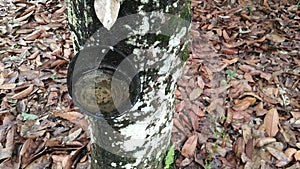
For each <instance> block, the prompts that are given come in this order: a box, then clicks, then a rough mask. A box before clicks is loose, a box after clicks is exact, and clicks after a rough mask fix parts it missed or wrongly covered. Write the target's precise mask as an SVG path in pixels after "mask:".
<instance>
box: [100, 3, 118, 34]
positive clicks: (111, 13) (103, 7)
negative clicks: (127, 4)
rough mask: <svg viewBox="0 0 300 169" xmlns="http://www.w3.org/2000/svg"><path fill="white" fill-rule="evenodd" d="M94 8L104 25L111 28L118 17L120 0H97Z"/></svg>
mask: <svg viewBox="0 0 300 169" xmlns="http://www.w3.org/2000/svg"><path fill="white" fill-rule="evenodd" d="M94 9H95V12H96V15H97V18H98V19H99V20H100V22H101V23H102V24H103V26H104V27H105V28H106V29H108V30H110V28H111V27H112V26H113V25H114V23H115V22H116V20H117V18H118V14H119V10H120V0H95V2H94Z"/></svg>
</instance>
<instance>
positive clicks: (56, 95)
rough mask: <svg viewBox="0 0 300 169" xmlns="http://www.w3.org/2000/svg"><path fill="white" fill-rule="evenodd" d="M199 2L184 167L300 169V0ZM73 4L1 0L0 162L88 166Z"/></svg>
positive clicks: (184, 92) (188, 80) (182, 140)
mask: <svg viewBox="0 0 300 169" xmlns="http://www.w3.org/2000/svg"><path fill="white" fill-rule="evenodd" d="M192 10H193V26H192V30H191V39H192V43H191V55H190V57H189V58H188V60H187V62H186V66H185V68H184V71H183V74H182V77H181V78H180V79H179V80H178V87H177V90H176V93H175V95H176V98H177V103H176V113H175V116H174V127H173V131H172V144H173V145H174V146H175V149H176V161H175V164H176V166H177V168H186V169H194V168H195V169H198V168H199V169H201V168H206V169H218V168H224V169H225V168H226V169H234V168H245V169H248V168H255V169H256V168H261V169H268V168H287V169H298V168H300V132H299V131H300V91H299V90H300V83H299V81H300V78H299V77H300V4H299V2H297V0H294V1H293V0H284V1H279V0H259V1H257V2H252V1H248V0H237V1H236V0H232V1H230V0H228V1H221V0H220V1H218V0H214V1H212V0H203V1H202V0H192ZM64 12H65V6H64V5H63V2H62V1H60V0H35V1H29V0H28V1H23V0H14V1H12V0H9V1H3V0H0V60H1V61H0V100H1V104H0V169H12V168H16V169H17V168H26V169H31V168H32V169H42V168H52V169H59V168H67V169H68V168H77V169H81V168H82V169H86V168H88V165H89V163H88V161H89V159H90V156H89V151H90V145H89V134H88V129H87V128H88V126H87V122H86V121H85V118H84V116H83V115H82V114H80V113H78V110H77V109H76V108H74V105H73V103H72V100H71V98H70V97H69V95H68V90H67V84H66V77H67V67H68V63H69V62H70V60H71V59H72V58H73V57H74V54H73V49H72V47H73V44H72V40H71V37H70V32H69V31H68V27H67V20H66V15H65V13H64Z"/></svg>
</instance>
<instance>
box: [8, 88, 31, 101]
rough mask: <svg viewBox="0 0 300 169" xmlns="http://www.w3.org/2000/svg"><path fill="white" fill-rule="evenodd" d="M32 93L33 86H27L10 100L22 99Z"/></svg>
mask: <svg viewBox="0 0 300 169" xmlns="http://www.w3.org/2000/svg"><path fill="white" fill-rule="evenodd" d="M32 91H33V85H29V86H28V87H27V88H26V89H25V90H23V91H21V92H19V93H16V94H14V95H13V96H12V97H11V98H12V99H23V98H25V97H27V96H29V95H30V93H31V92H32Z"/></svg>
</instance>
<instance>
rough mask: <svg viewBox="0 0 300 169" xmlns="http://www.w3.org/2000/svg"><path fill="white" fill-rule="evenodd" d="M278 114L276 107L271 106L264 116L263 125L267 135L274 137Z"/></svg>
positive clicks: (276, 130) (276, 129)
mask: <svg viewBox="0 0 300 169" xmlns="http://www.w3.org/2000/svg"><path fill="white" fill-rule="evenodd" d="M278 124H279V116H278V112H277V109H276V108H272V109H271V110H269V111H268V113H267V114H266V117H265V118H264V125H265V129H266V132H267V134H268V136H270V137H274V136H275V135H276V134H277V132H278V130H279V129H278Z"/></svg>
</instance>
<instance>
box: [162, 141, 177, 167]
mask: <svg viewBox="0 0 300 169" xmlns="http://www.w3.org/2000/svg"><path fill="white" fill-rule="evenodd" d="M174 155H175V148H174V145H172V146H171V147H170V149H169V151H168V154H167V156H166V159H165V160H166V161H165V168H164V169H169V168H170V165H171V164H173V163H174Z"/></svg>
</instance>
